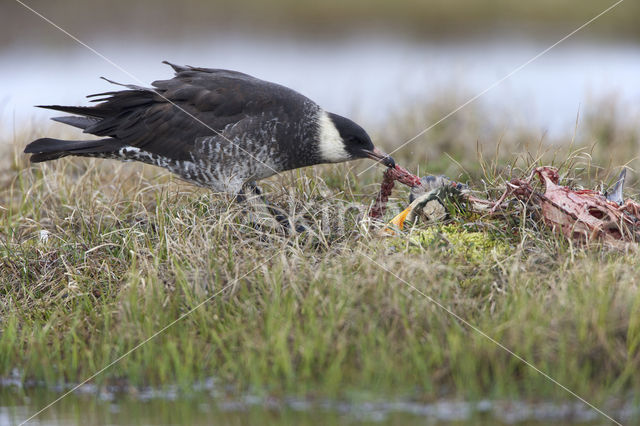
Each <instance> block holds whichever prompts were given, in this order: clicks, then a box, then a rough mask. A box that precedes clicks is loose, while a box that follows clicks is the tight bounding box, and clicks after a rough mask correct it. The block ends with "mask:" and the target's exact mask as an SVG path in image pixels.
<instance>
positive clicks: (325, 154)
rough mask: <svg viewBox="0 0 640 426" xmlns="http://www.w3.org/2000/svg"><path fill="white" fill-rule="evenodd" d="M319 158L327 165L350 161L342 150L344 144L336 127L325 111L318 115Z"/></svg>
mask: <svg viewBox="0 0 640 426" xmlns="http://www.w3.org/2000/svg"><path fill="white" fill-rule="evenodd" d="M318 127H319V135H318V139H319V142H320V144H319V147H320V157H321V158H322V160H323V161H326V162H328V163H340V162H343V161H348V160H351V155H349V153H348V152H347V150H346V149H344V142H343V140H342V138H341V137H340V133H339V132H338V129H336V126H335V125H334V124H333V121H331V118H329V115H328V114H327V112H326V111H324V110H320V112H319V113H318Z"/></svg>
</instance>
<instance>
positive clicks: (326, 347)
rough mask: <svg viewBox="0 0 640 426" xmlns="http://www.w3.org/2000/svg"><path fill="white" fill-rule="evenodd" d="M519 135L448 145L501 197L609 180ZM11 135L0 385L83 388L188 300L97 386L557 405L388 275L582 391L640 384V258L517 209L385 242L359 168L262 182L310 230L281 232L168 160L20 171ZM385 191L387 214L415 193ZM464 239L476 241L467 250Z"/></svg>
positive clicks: (617, 394) (578, 157)
mask: <svg viewBox="0 0 640 426" xmlns="http://www.w3.org/2000/svg"><path fill="white" fill-rule="evenodd" d="M459 124H460V123H456V124H455V126H457V125H459ZM452 126H453V124H452ZM443 131H445V132H455V131H456V129H455V128H454V129H443ZM521 138H522V136H520V137H517V138H514V139H512V140H505V139H501V138H500V137H499V136H496V137H494V138H493V139H492V140H493V141H494V142H493V144H494V146H490V144H486V145H485V149H490V150H492V151H493V152H499V153H498V154H497V155H495V156H487V155H486V154H482V155H477V156H475V157H474V158H471V157H469V156H467V157H459V158H458V162H459V164H461V165H464V167H465V169H464V170H465V171H464V174H465V176H468V179H469V183H470V185H471V186H472V187H473V188H479V189H481V190H482V192H483V193H484V194H485V195H486V196H488V197H489V196H491V197H495V196H497V195H499V194H500V192H501V191H502V184H503V182H504V181H505V180H507V179H510V178H511V177H512V176H513V175H518V174H520V173H523V174H524V172H525V171H526V170H530V168H531V167H534V166H535V165H537V164H542V163H544V162H546V161H548V160H547V159H551V160H550V161H552V162H554V164H556V165H558V166H560V167H561V171H562V173H563V176H564V178H563V179H564V182H568V183H572V184H577V183H580V184H582V185H585V186H593V185H595V184H597V183H599V182H600V183H601V182H605V181H601V180H600V179H602V178H603V177H605V176H611V177H613V175H614V173H612V172H611V169H612V168H598V167H595V166H594V164H605V162H604V161H603V160H602V158H594V157H589V158H588V162H587V161H586V160H585V157H584V152H585V151H584V148H583V146H580V143H578V142H576V146H574V147H573V148H570V149H567V148H566V147H565V146H550V145H545V144H539V145H538V146H539V150H538V151H528V150H526V147H527V146H528V145H526V146H523V147H521V151H517V150H511V147H513V146H519V145H518V144H519V143H520V142H519V141H521V140H522V139H521ZM524 138H525V140H528V139H526V137H524ZM20 140H21V142H20V143H19V144H17V145H15V146H12V147H11V148H10V150H11V151H10V152H9V153H8V155H5V156H4V157H3V158H4V160H3V161H4V164H3V165H2V168H1V173H0V182H1V186H0V295H1V297H0V376H10V375H12V374H14V372H16V371H17V372H18V374H19V375H20V377H21V379H22V380H23V381H24V382H34V381H35V382H36V383H43V384H47V385H55V384H60V383H76V382H79V381H81V380H84V379H85V378H86V377H89V376H90V375H91V374H93V373H94V372H96V371H97V370H99V369H100V368H102V367H104V366H106V365H108V364H109V363H110V362H112V361H113V360H114V359H116V358H118V357H120V356H121V355H122V354H124V353H126V352H127V351H129V350H130V349H132V348H134V347H136V346H137V345H139V344H140V343H141V342H144V341H145V340H146V339H148V338H149V337H150V336H152V335H154V333H155V332H157V331H158V330H161V329H162V328H163V327H165V326H167V325H168V324H171V323H172V322H173V321H175V320H176V319H177V318H179V317H180V316H181V315H183V314H185V313H187V312H189V311H190V310H192V309H193V308H195V307H198V308H197V309H195V310H194V311H193V312H192V313H191V314H189V315H188V316H186V317H184V318H183V319H181V320H180V321H178V322H176V323H175V324H173V325H172V326H171V327H170V328H168V329H166V331H164V332H163V333H161V334H159V335H157V336H156V337H154V338H153V339H151V340H149V341H148V342H146V343H145V344H144V345H142V346H141V347H140V348H139V349H137V350H135V351H133V352H132V353H131V354H130V355H128V356H126V357H125V358H123V359H122V360H121V361H120V362H118V363H116V364H115V365H113V366H112V367H111V368H109V369H107V370H106V371H105V372H104V373H102V374H100V375H98V376H97V377H96V378H95V380H94V381H95V382H96V383H97V384H98V385H106V384H110V385H121V386H124V387H130V388H132V389H135V388H137V387H140V386H147V385H155V386H160V385H166V384H174V385H177V386H178V387H179V388H181V389H184V390H188V389H189V388H190V387H191V386H192V385H193V384H194V383H196V382H198V381H201V380H203V379H204V378H207V377H215V378H216V380H218V381H219V382H220V383H222V384H224V385H226V386H227V388H226V389H229V390H231V389H235V390H237V391H243V390H246V389H252V390H255V391H257V392H261V393H264V394H267V395H271V396H274V397H278V396H285V395H303V396H307V397H324V396H329V397H338V398H349V399H367V398H374V397H382V396H384V397H398V398H411V399H415V400H420V401H431V400H436V399H438V398H441V397H444V396H447V397H455V398H465V399H481V398H494V399H511V398H526V399H534V400H540V399H570V396H569V395H568V394H567V393H566V392H565V391H564V390H562V389H561V388H559V387H558V386H557V385H555V384H553V383H552V382H550V381H549V380H548V379H546V378H545V377H543V376H542V375H540V374H539V373H537V372H536V371H534V370H533V369H531V368H530V367H528V366H526V365H524V364H523V363H522V362H520V361H519V360H517V359H516V358H514V357H513V356H511V355H509V354H508V353H507V352H505V351H504V350H502V349H500V348H499V347H497V346H496V345H495V344H493V343H492V342H490V341H489V340H487V339H486V338H485V337H483V336H481V335H479V334H478V333H476V332H474V331H472V330H470V329H468V328H467V327H465V326H464V325H463V324H461V323H459V322H458V321H457V320H456V319H454V318H453V317H451V316H450V315H449V314H447V313H446V312H444V311H443V310H441V309H440V308H438V307H437V306H435V305H434V304H432V303H431V302H430V301H429V300H428V299H426V298H424V297H422V296H421V295H419V294H418V293H416V292H414V291H412V290H411V289H410V288H409V287H408V286H406V285H404V284H403V283H402V282H401V281H399V280H398V279H396V278H395V277H394V276H393V275H391V274H389V273H388V272H386V271H385V269H389V270H391V271H393V272H394V274H397V275H398V276H400V277H402V279H403V280H406V281H407V282H409V283H411V284H412V285H414V286H415V287H416V288H417V289H419V290H420V291H421V292H424V293H425V294H427V295H429V296H430V297H432V298H434V299H436V300H438V301H439V302H440V303H442V304H443V305H444V306H447V307H448V308H449V309H451V310H452V311H454V312H455V313H456V314H457V315H459V316H461V317H462V318H464V319H465V320H466V321H469V322H470V323H472V324H474V325H476V326H477V327H478V328H480V329H481V330H483V331H484V332H486V333H487V334H488V335H490V336H492V337H493V338H495V339H496V340H498V341H500V342H501V343H502V344H504V345H505V346H506V347H508V348H510V349H511V350H513V351H514V352H516V353H517V354H519V355H520V356H521V357H523V358H524V359H526V360H528V361H529V362H531V363H532V364H534V365H536V366H537V367H538V368H540V369H541V370H543V371H544V372H546V373H547V374H549V375H550V376H551V377H553V378H554V379H556V380H557V381H558V382H560V383H562V384H563V385H565V386H567V387H568V388H569V389H571V390H572V391H574V392H576V393H578V394H579V395H581V396H583V397H584V398H586V399H588V400H589V401H591V402H593V403H594V404H596V405H598V404H599V403H603V402H607V403H611V402H612V401H614V403H615V401H622V400H625V399H626V398H628V397H632V398H637V397H638V395H637V390H638V389H640V351H638V348H639V346H640V291H639V281H638V277H639V276H640V262H638V254H637V253H635V252H629V253H620V252H611V251H606V250H603V249H602V248H601V247H598V246H591V247H586V248H577V247H575V246H573V245H572V244H571V243H570V242H567V241H566V240H565V239H564V238H563V237H561V236H558V235H556V234H553V233H552V232H550V231H549V230H548V229H546V228H545V227H544V225H543V224H542V223H540V222H539V221H538V220H537V219H536V218H535V216H534V215H532V214H531V213H530V212H528V211H526V209H521V208H520V209H516V208H514V209H513V211H512V212H510V214H509V215H507V216H505V217H504V218H502V219H493V218H486V217H478V218H476V219H475V221H474V223H473V228H469V229H468V230H467V231H464V233H463V234H462V236H460V237H459V241H457V242H453V243H452V242H450V243H448V244H449V245H447V246H446V247H445V249H443V245H442V244H439V243H438V240H442V239H444V238H445V237H446V236H447V235H448V236H449V237H451V234H450V233H448V231H447V229H453V228H458V229H459V228H461V227H464V226H466V225H464V224H462V223H454V224H453V225H449V228H446V227H445V228H434V229H440V231H442V232H444V233H445V235H444V236H443V235H441V234H440V233H438V232H436V231H434V230H423V231H422V232H423V234H422V235H423V236H422V237H420V238H421V241H422V242H425V241H426V240H428V241H426V242H427V243H426V244H421V249H420V250H419V251H417V250H415V248H414V245H413V244H412V242H411V238H415V235H414V237H407V238H406V239H404V240H403V239H400V241H401V243H400V244H391V243H390V240H389V239H385V238H380V237H377V236H376V234H375V232H369V231H368V228H367V226H366V224H363V223H362V222H361V220H360V219H361V215H362V214H363V213H364V211H363V210H358V208H357V207H358V206H365V207H366V206H367V205H369V203H370V202H371V201H372V200H373V198H374V196H375V192H376V191H377V189H378V186H377V182H379V179H380V177H381V172H380V170H379V169H377V170H374V171H369V172H367V173H366V174H364V175H363V178H362V179H360V180H356V179H355V178H354V175H355V171H356V169H355V168H358V167H359V168H364V167H365V166H366V165H364V164H363V165H337V166H326V167H317V168H313V169H307V170H298V171H295V172H291V173H287V174H284V175H283V176H280V177H276V178H273V179H270V180H269V181H267V182H265V184H264V185H263V187H264V188H265V189H267V193H268V197H269V198H270V199H271V201H272V202H273V203H274V204H276V205H279V206H281V207H283V208H284V209H285V210H287V211H289V212H290V213H291V214H293V215H298V216H299V217H301V218H304V219H305V221H306V223H307V226H308V228H309V232H307V233H304V234H299V235H293V236H286V235H284V234H282V233H280V232H277V231H275V230H269V229H267V228H261V229H256V228H255V227H252V226H249V225H248V223H247V222H246V220H245V214H244V212H243V207H242V206H239V205H237V204H234V203H232V202H231V200H230V199H229V197H226V196H224V195H222V194H214V193H212V192H210V191H207V190H204V189H199V188H196V187H193V186H191V185H188V184H185V183H182V182H180V181H179V180H178V179H175V178H173V177H171V176H169V175H168V174H167V173H165V172H164V171H161V170H159V169H155V168H151V167H146V166H140V165H136V164H120V163H115V162H108V161H102V160H88V159H80V158H74V159H69V158H66V159H62V160H60V161H56V162H53V163H46V164H40V165H36V166H30V165H29V164H28V163H27V159H26V158H25V156H23V155H22V154H21V153H20V150H21V147H22V145H23V143H25V142H27V141H26V140H23V139H20ZM628 140H629V141H631V140H632V138H628ZM636 141H637V139H636V140H633V143H636ZM460 143H461V144H462V145H463V146H464V144H467V145H469V146H475V143H476V141H475V140H468V139H465V140H460ZM527 143H531V144H534V143H537V142H536V141H530V142H527ZM629 143H631V142H629ZM423 146H424V145H423ZM505 146H507V147H509V149H508V150H507V153H504V152H502V153H500V150H498V147H502V148H504V147H505ZM617 148H618V149H619V150H621V151H625V150H628V151H631V150H632V148H631V147H628V146H617ZM414 149H418V148H417V146H416V147H414ZM540 151H542V152H543V154H540V153H539V152H540ZM460 152H462V150H461V151H460ZM515 152H523V154H522V155H519V156H517V155H514V153H515ZM594 152H595V150H594ZM403 155H404V154H401V155H400V156H399V159H398V162H399V163H400V164H405V165H411V166H413V165H414V163H411V162H409V161H408V158H403ZM467 155H468V154H467ZM554 155H555V159H553V156H554ZM417 158H418V159H421V158H423V157H421V156H420V155H418V156H417ZM612 164H616V165H617V164H620V163H618V162H617V160H614V162H613V163H612ZM423 166H424V163H423ZM450 167H453V166H450V165H447V166H446V170H450V169H449V168H450ZM421 170H423V173H424V169H421ZM441 171H443V170H438V169H437V168H435V167H434V168H431V169H429V172H441ZM458 171H460V169H458ZM396 195H398V197H399V199H396V203H397V204H398V206H397V207H396V210H397V209H398V208H399V207H400V206H401V205H402V204H404V203H405V201H406V198H405V195H406V192H404V190H400V191H396ZM398 200H401V201H398ZM391 210H392V211H390V212H389V216H391V215H392V214H393V213H394V211H393V209H391ZM424 235H428V237H427V238H426V240H425V237H424ZM45 236H46V237H45ZM449 237H447V238H449ZM471 242H474V244H475V243H476V242H480V244H476V248H475V249H470V250H471V252H470V253H471V254H470V255H467V252H466V251H465V252H464V253H462V254H460V251H459V249H458V248H460V247H463V246H465V245H468V244H470V243H471ZM489 242H490V244H489ZM451 246H453V247H454V248H453V249H451ZM456 247H457V248H456ZM370 259H373V260H374V262H372V261H371V260H370ZM379 265H382V266H384V268H381V267H380V266H379ZM208 298H210V300H208ZM205 300H206V303H204V304H202V305H201V306H198V305H199V304H200V303H201V302H203V301H205Z"/></svg>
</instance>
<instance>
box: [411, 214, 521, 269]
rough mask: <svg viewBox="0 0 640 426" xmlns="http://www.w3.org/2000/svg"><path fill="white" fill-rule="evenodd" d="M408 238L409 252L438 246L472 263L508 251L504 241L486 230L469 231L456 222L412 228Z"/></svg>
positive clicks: (503, 254)
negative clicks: (424, 227)
mask: <svg viewBox="0 0 640 426" xmlns="http://www.w3.org/2000/svg"><path fill="white" fill-rule="evenodd" d="M408 238H409V241H410V243H411V246H410V248H409V251H410V252H411V251H412V252H414V253H415V252H420V251H423V250H424V249H431V248H434V247H440V248H441V249H442V250H444V251H448V252H449V253H451V254H453V255H458V256H459V257H461V258H464V259H465V260H466V261H467V262H472V263H481V262H483V261H484V260H485V259H486V258H487V257H489V256H499V257H502V256H505V255H506V254H507V253H508V252H509V245H508V244H507V243H505V242H504V241H500V240H498V239H496V238H494V237H493V236H492V235H491V234H489V233H487V232H474V231H469V230H467V229H465V227H464V226H463V225H461V224H457V223H450V224H446V225H445V224H439V225H435V226H432V227H429V228H427V229H414V230H413V231H412V232H411V234H409V236H408Z"/></svg>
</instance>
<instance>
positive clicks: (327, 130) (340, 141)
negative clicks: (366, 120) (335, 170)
mask: <svg viewBox="0 0 640 426" xmlns="http://www.w3.org/2000/svg"><path fill="white" fill-rule="evenodd" d="M318 136H319V150H320V157H321V159H322V161H323V162H325V163H340V162H343V161H349V160H357V159H358V158H371V159H373V160H375V161H377V162H379V163H382V164H384V165H385V166H387V167H395V165H396V163H395V161H394V160H393V158H391V157H390V156H389V155H387V154H385V153H384V152H382V151H380V150H379V149H378V148H376V147H375V146H373V142H371V138H370V137H369V135H368V134H367V132H365V130H364V129H363V128H362V127H360V126H358V125H357V124H356V123H354V122H353V121H351V120H349V119H348V118H345V117H342V116H340V115H337V114H333V113H330V112H324V111H322V112H321V115H320V119H319V135H318Z"/></svg>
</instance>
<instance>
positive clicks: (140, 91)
mask: <svg viewBox="0 0 640 426" xmlns="http://www.w3.org/2000/svg"><path fill="white" fill-rule="evenodd" d="M172 66H173V68H174V69H175V71H176V75H175V77H174V78H172V79H170V80H160V81H155V82H153V87H154V88H143V87H139V86H126V87H127V90H121V91H114V92H107V93H101V94H97V95H92V96H91V97H93V98H94V99H93V101H94V102H97V104H96V105H94V106H92V107H62V106H49V107H47V108H51V109H56V110H59V111H65V112H69V113H72V114H79V115H84V116H87V117H91V118H92V120H96V121H95V122H94V123H90V122H87V126H86V127H85V129H84V131H85V132H86V133H90V134H94V135H97V136H110V137H112V138H114V139H116V140H117V141H119V142H121V143H123V144H126V145H130V146H135V147H139V148H141V149H144V150H145V151H148V152H151V153H154V154H158V155H162V156H166V157H170V158H173V159H176V160H189V159H190V158H191V154H192V153H193V152H194V149H196V147H195V141H196V140H197V139H198V138H202V137H208V136H220V133H221V132H222V131H223V130H224V129H225V128H228V126H230V125H233V124H234V123H238V122H240V121H241V120H243V119H246V118H247V117H252V116H259V115H261V114H262V113H264V111H265V110H273V108H274V107H275V108H279V106H278V105H280V104H279V102H280V100H282V99H285V98H286V99H291V94H295V96H300V97H301V98H303V97H302V95H298V94H297V93H296V92H293V91H292V90H290V89H286V88H284V87H282V86H279V85H276V84H273V83H268V82H265V81H262V80H259V79H256V78H254V77H251V76H249V75H247V74H243V73H239V72H235V71H228V70H216V69H207V68H194V67H181V66H176V65H172ZM305 99H306V98H305ZM280 103H281V102H280ZM244 122H246V120H245V121H244ZM223 139H224V137H223Z"/></svg>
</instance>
